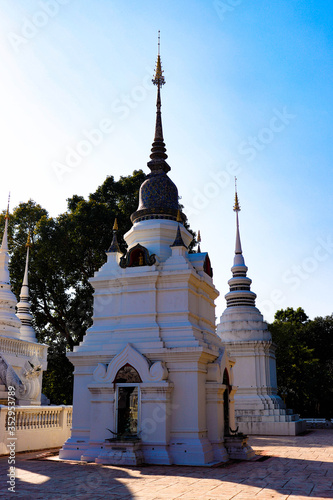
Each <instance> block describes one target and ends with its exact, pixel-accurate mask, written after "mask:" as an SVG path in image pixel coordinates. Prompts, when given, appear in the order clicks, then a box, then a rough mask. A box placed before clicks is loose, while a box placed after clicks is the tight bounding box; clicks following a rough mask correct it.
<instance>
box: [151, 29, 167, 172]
mask: <svg viewBox="0 0 333 500" xmlns="http://www.w3.org/2000/svg"><path fill="white" fill-rule="evenodd" d="M152 81H153V84H154V85H156V86H157V99H156V124H155V137H154V142H153V145H152V148H151V155H150V158H151V160H150V161H149V162H148V167H149V168H150V169H151V170H152V171H154V170H163V171H164V172H169V170H171V169H170V167H169V165H168V164H167V163H166V161H165V160H166V159H167V157H168V155H167V154H166V147H165V143H164V139H163V128H162V113H161V106H162V103H161V87H162V85H164V84H165V78H164V76H163V70H162V62H161V55H160V32H158V55H157V62H156V69H155V75H154V78H153V80H152Z"/></svg>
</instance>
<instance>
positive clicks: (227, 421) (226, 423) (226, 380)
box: [223, 369, 230, 436]
mask: <svg viewBox="0 0 333 500" xmlns="http://www.w3.org/2000/svg"><path fill="white" fill-rule="evenodd" d="M223 384H224V385H225V386H226V388H225V389H224V393H223V403H224V404H223V409H224V435H225V436H229V435H230V418H229V392H230V384H229V374H228V371H227V369H225V370H224V373H223Z"/></svg>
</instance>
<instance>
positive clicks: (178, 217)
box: [176, 209, 182, 222]
mask: <svg viewBox="0 0 333 500" xmlns="http://www.w3.org/2000/svg"><path fill="white" fill-rule="evenodd" d="M176 221H177V222H182V218H181V215H180V210H179V209H178V212H177V219H176Z"/></svg>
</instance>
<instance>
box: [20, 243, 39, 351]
mask: <svg viewBox="0 0 333 500" xmlns="http://www.w3.org/2000/svg"><path fill="white" fill-rule="evenodd" d="M26 246H27V256H26V262H25V271H24V277H23V283H22V288H21V293H20V302H18V304H17V306H16V307H17V313H16V316H17V317H18V318H19V319H20V321H21V327H20V339H21V340H27V341H28V342H37V338H36V333H35V330H34V329H33V327H32V320H33V318H32V314H31V312H30V307H31V304H30V302H29V298H30V294H29V285H28V268H29V249H30V234H29V236H28V241H27V245H26Z"/></svg>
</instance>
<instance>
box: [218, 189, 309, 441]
mask: <svg viewBox="0 0 333 500" xmlns="http://www.w3.org/2000/svg"><path fill="white" fill-rule="evenodd" d="M234 211H235V212H236V248H235V257H234V265H233V267H232V268H231V271H232V278H231V279H230V280H229V281H228V284H229V286H230V291H229V293H227V294H226V296H225V298H226V301H227V308H226V309H225V311H224V312H223V314H222V316H221V318H220V323H219V324H218V325H217V333H218V335H219V336H220V338H221V340H222V342H223V344H224V345H225V346H226V347H227V350H228V352H229V354H230V356H231V357H232V358H233V359H234V360H235V361H236V364H235V368H234V384H235V385H236V386H237V393H236V396H235V414H236V425H237V426H238V428H239V430H240V431H241V432H243V433H246V434H267V435H296V434H299V433H301V432H303V431H304V430H305V429H306V422H305V420H301V419H300V418H299V416H298V415H295V414H293V412H292V410H287V409H286V407H285V404H284V403H283V401H282V399H281V398H280V397H279V396H278V395H277V380H276V360H275V346H274V344H273V343H272V337H271V334H270V332H269V331H268V327H267V324H266V323H265V322H264V319H263V316H262V315H261V313H260V311H259V310H258V309H257V308H256V307H255V299H256V294H255V293H254V292H252V291H251V289H250V287H251V283H252V280H251V279H250V278H248V277H247V270H248V268H247V267H246V265H245V261H244V257H243V252H242V245H241V239H240V233H239V220H238V213H239V211H240V206H239V201H238V195H237V190H236V194H235V205H234Z"/></svg>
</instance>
